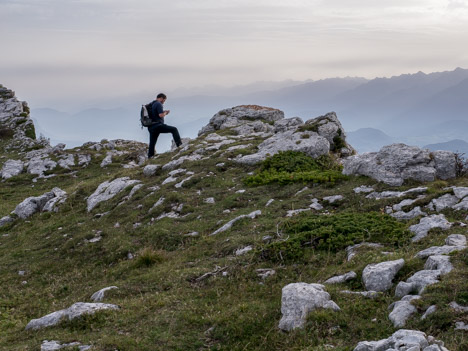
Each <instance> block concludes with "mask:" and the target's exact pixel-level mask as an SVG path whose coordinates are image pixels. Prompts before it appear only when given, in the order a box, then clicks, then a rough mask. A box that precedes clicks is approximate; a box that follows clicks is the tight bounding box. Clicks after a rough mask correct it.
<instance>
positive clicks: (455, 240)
mask: <svg viewBox="0 0 468 351" xmlns="http://www.w3.org/2000/svg"><path fill="white" fill-rule="evenodd" d="M445 244H446V245H450V246H466V236H464V235H463V234H451V235H449V236H448V237H447V239H445Z"/></svg>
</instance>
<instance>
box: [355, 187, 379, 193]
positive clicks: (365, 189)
mask: <svg viewBox="0 0 468 351" xmlns="http://www.w3.org/2000/svg"><path fill="white" fill-rule="evenodd" d="M353 191H354V192H355V193H356V194H359V193H371V192H373V191H374V188H373V187H371V186H365V185H361V186H359V187H357V188H354V189H353Z"/></svg>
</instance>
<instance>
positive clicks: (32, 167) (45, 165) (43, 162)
mask: <svg viewBox="0 0 468 351" xmlns="http://www.w3.org/2000/svg"><path fill="white" fill-rule="evenodd" d="M55 167H57V162H55V161H52V160H51V159H50V158H46V159H42V158H40V157H36V158H33V159H31V160H30V161H29V163H28V173H29V174H36V175H38V176H39V177H42V176H44V172H47V171H51V170H53V169H54V168H55Z"/></svg>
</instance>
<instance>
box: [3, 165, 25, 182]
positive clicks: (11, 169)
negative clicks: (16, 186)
mask: <svg viewBox="0 0 468 351" xmlns="http://www.w3.org/2000/svg"><path fill="white" fill-rule="evenodd" d="M23 169H24V163H23V161H21V160H8V161H6V162H5V163H4V164H3V166H2V170H1V171H0V175H1V177H2V178H3V179H10V178H11V177H14V176H17V175H19V174H21V173H22V172H23Z"/></svg>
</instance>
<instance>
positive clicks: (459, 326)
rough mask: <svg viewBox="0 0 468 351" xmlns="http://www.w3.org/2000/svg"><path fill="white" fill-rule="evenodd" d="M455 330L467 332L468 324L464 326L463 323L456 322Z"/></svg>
mask: <svg viewBox="0 0 468 351" xmlns="http://www.w3.org/2000/svg"><path fill="white" fill-rule="evenodd" d="M455 330H468V324H465V323H464V322H456V323H455Z"/></svg>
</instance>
